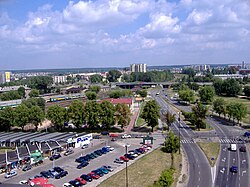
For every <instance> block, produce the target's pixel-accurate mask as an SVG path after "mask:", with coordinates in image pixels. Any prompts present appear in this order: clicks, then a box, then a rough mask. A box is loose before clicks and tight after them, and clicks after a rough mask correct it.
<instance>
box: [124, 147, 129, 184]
mask: <svg viewBox="0 0 250 187" xmlns="http://www.w3.org/2000/svg"><path fill="white" fill-rule="evenodd" d="M129 146H130V145H129V144H128V143H126V144H125V145H124V147H125V152H126V154H128V147H129ZM125 164H126V174H125V175H126V176H125V177H126V187H128V162H125Z"/></svg>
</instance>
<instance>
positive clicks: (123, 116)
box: [115, 103, 131, 129]
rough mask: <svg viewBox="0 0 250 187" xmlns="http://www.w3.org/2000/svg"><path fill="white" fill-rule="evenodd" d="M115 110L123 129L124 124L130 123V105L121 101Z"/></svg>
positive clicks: (117, 120) (118, 122)
mask: <svg viewBox="0 0 250 187" xmlns="http://www.w3.org/2000/svg"><path fill="white" fill-rule="evenodd" d="M115 111H116V112H115V116H116V122H117V124H118V125H121V128H122V129H123V127H124V126H127V125H129V122H130V116H131V112H130V109H129V107H128V105H126V104H120V103H119V104H117V105H116V106H115Z"/></svg>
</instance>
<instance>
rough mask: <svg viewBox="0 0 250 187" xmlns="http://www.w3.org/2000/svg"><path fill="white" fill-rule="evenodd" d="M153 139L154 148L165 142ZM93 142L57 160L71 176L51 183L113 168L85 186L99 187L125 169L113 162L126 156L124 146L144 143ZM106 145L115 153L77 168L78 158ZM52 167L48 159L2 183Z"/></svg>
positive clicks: (135, 140) (132, 140)
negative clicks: (107, 166) (99, 169)
mask: <svg viewBox="0 0 250 187" xmlns="http://www.w3.org/2000/svg"><path fill="white" fill-rule="evenodd" d="M153 137H154V139H155V140H154V144H153V148H156V147H158V146H160V144H162V143H163V141H164V137H162V136H161V135H158V134H153ZM93 142H94V144H93V146H89V148H87V149H81V148H76V149H74V151H75V152H74V154H71V155H69V156H62V157H61V158H59V159H58V160H56V161H55V162H54V166H60V167H62V168H64V169H65V170H67V171H68V173H69V174H68V175H67V176H66V177H63V178H62V179H60V180H58V179H49V183H51V184H54V185H55V186H56V187H61V186H63V184H64V183H65V182H69V181H70V180H73V179H75V178H77V177H79V176H80V175H82V174H88V173H89V172H90V171H92V170H94V169H97V168H99V167H101V166H103V165H110V166H112V167H113V169H114V171H113V172H110V173H109V174H108V175H105V176H103V177H101V178H100V179H98V180H94V181H92V182H91V183H87V185H85V186H86V187H88V186H89V187H90V186H91V187H93V186H97V185H98V184H100V182H101V181H103V180H105V179H107V178H108V177H112V175H113V174H114V173H115V172H117V171H119V170H121V169H123V168H124V167H125V164H116V163H114V162H113V161H114V160H115V158H118V157H120V156H121V155H124V154H125V148H124V145H125V144H126V143H128V144H129V145H130V147H129V148H128V150H132V149H135V148H138V147H141V144H140V142H142V139H141V138H129V139H118V140H117V141H115V142H111V141H110V138H108V137H106V139H100V140H93ZM105 145H110V146H112V147H114V148H115V149H114V151H112V152H109V153H107V154H104V155H102V156H100V157H98V158H95V159H94V160H91V161H90V162H89V165H88V166H86V167H85V168H82V169H77V168H76V166H77V165H78V163H76V162H75V159H76V158H78V157H79V156H81V155H85V154H88V153H91V152H93V151H94V150H97V149H99V148H101V147H103V146H105ZM140 157H141V156H139V157H138V158H137V159H139V158H140ZM132 162H134V161H129V164H130V163H132ZM52 167H53V162H52V161H50V160H48V159H46V160H45V161H44V164H42V165H40V166H37V167H34V168H32V169H31V170H29V171H27V172H22V171H20V170H18V175H17V176H15V177H12V178H11V179H7V180H6V179H4V178H3V175H2V176H0V181H1V182H3V183H9V184H18V183H19V181H21V180H27V179H28V178H31V177H33V176H35V175H38V174H39V173H40V172H41V171H46V170H49V169H51V168H52Z"/></svg>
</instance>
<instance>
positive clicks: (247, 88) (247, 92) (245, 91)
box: [243, 86, 250, 97]
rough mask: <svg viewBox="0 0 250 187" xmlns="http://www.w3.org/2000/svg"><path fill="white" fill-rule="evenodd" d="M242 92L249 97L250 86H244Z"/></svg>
mask: <svg viewBox="0 0 250 187" xmlns="http://www.w3.org/2000/svg"><path fill="white" fill-rule="evenodd" d="M243 92H244V94H245V96H247V97H250V86H245V87H244V90H243Z"/></svg>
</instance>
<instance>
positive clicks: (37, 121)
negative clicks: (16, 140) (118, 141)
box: [0, 98, 131, 131]
mask: <svg viewBox="0 0 250 187" xmlns="http://www.w3.org/2000/svg"><path fill="white" fill-rule="evenodd" d="M130 115H131V112H130V108H129V107H128V106H127V105H125V104H117V105H115V106H114V105H113V104H112V103H111V102H109V101H103V102H101V103H97V102H96V101H87V102H86V103H85V104H84V103H83V102H81V101H78V100H75V101H74V102H73V103H72V104H71V105H70V106H69V107H68V108H67V109H66V108H64V107H61V106H59V105H52V106H50V107H49V108H48V110H47V111H46V112H45V101H44V100H43V99H42V98H31V99H29V100H25V101H23V102H22V104H21V105H19V106H17V107H16V108H15V109H14V108H11V107H6V108H4V109H3V110H1V111H0V124H1V126H0V129H1V130H2V131H3V130H7V131H9V130H10V129H11V127H19V128H21V129H22V130H23V129H24V127H25V126H26V125H27V124H28V123H31V124H33V125H34V126H35V130H37V128H38V126H39V125H41V123H42V121H43V120H44V119H45V118H47V119H49V120H51V122H52V123H53V126H54V127H55V129H56V130H58V131H60V130H62V129H63V128H64V125H65V122H68V121H70V122H71V123H73V124H74V126H75V127H76V128H81V127H82V125H83V124H86V127H87V128H90V129H95V128H102V129H106V130H108V129H110V127H111V126H113V125H115V124H117V125H120V126H121V128H123V127H124V126H126V125H128V124H129V122H130Z"/></svg>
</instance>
